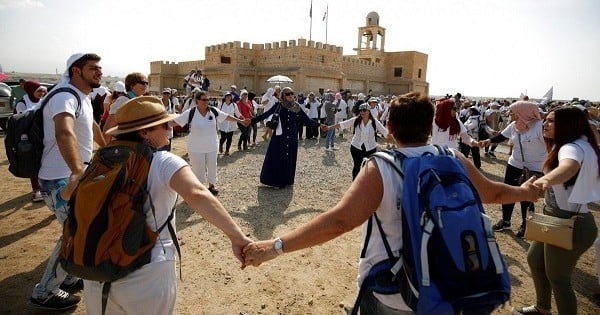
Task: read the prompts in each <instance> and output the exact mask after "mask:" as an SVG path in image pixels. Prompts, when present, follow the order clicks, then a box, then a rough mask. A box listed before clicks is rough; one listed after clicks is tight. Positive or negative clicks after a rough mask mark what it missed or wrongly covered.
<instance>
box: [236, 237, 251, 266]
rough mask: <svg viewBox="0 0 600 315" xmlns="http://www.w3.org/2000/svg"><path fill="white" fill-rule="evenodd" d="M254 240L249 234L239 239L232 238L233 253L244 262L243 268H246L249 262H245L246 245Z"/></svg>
mask: <svg viewBox="0 0 600 315" xmlns="http://www.w3.org/2000/svg"><path fill="white" fill-rule="evenodd" d="M252 242H253V240H252V239H251V238H249V237H247V236H244V237H242V238H241V239H239V240H235V239H233V238H232V239H231V249H232V250H233V255H235V258H237V259H238V260H239V261H240V262H241V263H242V269H244V268H246V266H247V264H246V262H245V255H244V252H243V250H244V247H246V246H247V245H248V244H250V243H252Z"/></svg>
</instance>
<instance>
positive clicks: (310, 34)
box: [308, 0, 313, 40]
mask: <svg viewBox="0 0 600 315" xmlns="http://www.w3.org/2000/svg"><path fill="white" fill-rule="evenodd" d="M312 3H313V2H312V0H310V13H309V16H310V31H309V33H308V40H312Z"/></svg>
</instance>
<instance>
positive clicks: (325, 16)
mask: <svg viewBox="0 0 600 315" xmlns="http://www.w3.org/2000/svg"><path fill="white" fill-rule="evenodd" d="M328 12H329V4H328V5H327V9H325V14H323V21H325V19H326V18H327V13H328Z"/></svg>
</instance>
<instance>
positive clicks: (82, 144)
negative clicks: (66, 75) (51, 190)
mask: <svg viewBox="0 0 600 315" xmlns="http://www.w3.org/2000/svg"><path fill="white" fill-rule="evenodd" d="M65 85H66V86H68V87H70V88H72V89H73V90H75V91H76V92H77V94H79V98H80V99H81V108H80V109H79V111H78V112H77V113H78V114H77V118H76V119H75V127H74V128H75V135H76V137H77V145H78V149H79V156H80V157H81V162H83V163H85V162H89V161H90V160H91V159H92V150H93V148H94V132H93V129H92V126H93V123H94V117H93V109H92V101H91V100H90V98H89V97H88V96H87V95H85V94H83V93H82V92H81V91H80V90H78V89H77V88H76V87H74V86H73V85H71V84H59V85H57V86H56V87H55V88H60V87H62V86H65ZM76 110H77V99H76V98H75V96H73V94H71V93H69V92H61V93H58V94H56V95H54V96H52V98H50V99H49V100H48V103H47V104H46V106H45V107H44V112H43V117H44V118H43V119H44V152H43V153H42V167H41V168H40V172H39V174H38V177H39V178H41V179H46V180H52V179H61V178H67V177H69V176H70V175H71V170H70V169H69V167H68V166H67V163H66V162H65V160H64V159H63V157H62V155H61V154H60V151H59V150H58V145H57V144H56V137H55V128H54V117H55V116H56V115H58V114H61V113H65V112H66V113H69V114H71V115H72V116H73V117H74V118H75V117H76V115H75V111H76Z"/></svg>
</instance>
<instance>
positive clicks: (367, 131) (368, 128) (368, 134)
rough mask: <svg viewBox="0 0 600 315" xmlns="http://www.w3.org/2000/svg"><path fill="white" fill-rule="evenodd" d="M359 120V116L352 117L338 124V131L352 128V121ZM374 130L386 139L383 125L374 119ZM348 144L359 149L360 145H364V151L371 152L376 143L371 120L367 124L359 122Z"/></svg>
mask: <svg viewBox="0 0 600 315" xmlns="http://www.w3.org/2000/svg"><path fill="white" fill-rule="evenodd" d="M356 119H362V118H359V116H356V117H352V118H350V119H348V120H344V121H341V122H340V129H346V128H351V127H352V126H354V121H355V120H356ZM375 128H377V130H378V131H379V132H380V133H381V134H382V135H383V137H387V129H386V128H385V127H384V126H383V124H382V123H381V122H380V121H379V120H377V119H375ZM350 144H351V145H352V146H353V147H355V148H357V149H359V150H360V149H361V147H362V145H363V144H364V145H365V149H366V150H367V151H371V150H373V149H375V148H376V147H377V142H376V141H375V130H374V129H373V122H372V121H371V119H369V121H367V123H366V124H365V123H363V122H360V123H359V124H358V126H356V129H354V136H353V137H352V140H351V141H350Z"/></svg>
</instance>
